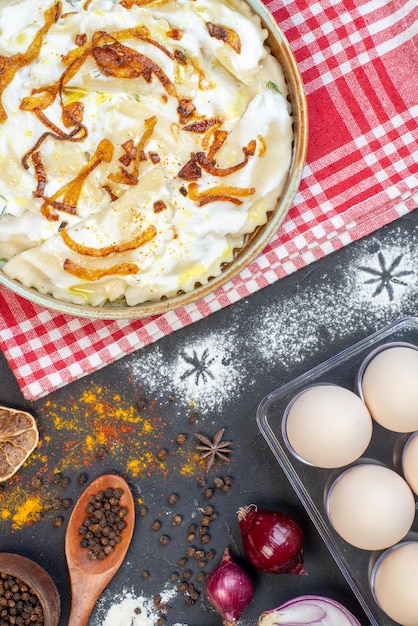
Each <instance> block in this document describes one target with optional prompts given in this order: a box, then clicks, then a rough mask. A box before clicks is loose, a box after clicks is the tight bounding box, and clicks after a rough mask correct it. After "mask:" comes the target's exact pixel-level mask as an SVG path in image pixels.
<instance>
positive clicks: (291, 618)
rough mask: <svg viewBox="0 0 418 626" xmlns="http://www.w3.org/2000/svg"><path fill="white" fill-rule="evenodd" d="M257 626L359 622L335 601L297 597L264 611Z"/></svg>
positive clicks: (357, 624)
mask: <svg viewBox="0 0 418 626" xmlns="http://www.w3.org/2000/svg"><path fill="white" fill-rule="evenodd" d="M258 626H360V622H358V621H357V619H356V618H355V617H354V615H353V614H352V613H350V611H349V610H348V609H346V608H345V606H343V605H342V604H340V603H339V602H337V601H336V600H331V599H330V598H323V597H322V596H299V597H298V598H293V600H289V602H285V604H282V605H281V606H279V607H278V608H277V609H272V610H271V611H265V612H264V613H263V614H262V615H261V617H260V619H259V620H258Z"/></svg>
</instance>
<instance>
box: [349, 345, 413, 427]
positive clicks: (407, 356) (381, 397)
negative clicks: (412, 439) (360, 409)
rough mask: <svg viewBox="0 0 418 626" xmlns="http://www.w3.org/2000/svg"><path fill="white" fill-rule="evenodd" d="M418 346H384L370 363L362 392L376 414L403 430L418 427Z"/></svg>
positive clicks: (387, 423)
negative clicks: (417, 347)
mask: <svg viewBox="0 0 418 626" xmlns="http://www.w3.org/2000/svg"><path fill="white" fill-rule="evenodd" d="M417 381H418V349H416V348H415V347H414V346H412V347H409V346H408V345H403V346H399V345H398V346H393V347H388V348H385V349H383V350H382V351H380V352H378V353H377V354H376V356H374V357H373V358H372V359H371V361H370V363H369V364H368V365H367V366H366V368H365V371H364V375H363V377H362V381H360V384H361V394H362V397H363V398H364V401H365V403H366V404H367V406H368V408H369V411H370V413H371V415H372V417H373V418H374V419H375V420H376V422H378V423H379V424H381V425H382V426H384V427H385V428H387V429H388V430H393V431H396V432H399V433H406V432H412V431H414V430H418V384H417Z"/></svg>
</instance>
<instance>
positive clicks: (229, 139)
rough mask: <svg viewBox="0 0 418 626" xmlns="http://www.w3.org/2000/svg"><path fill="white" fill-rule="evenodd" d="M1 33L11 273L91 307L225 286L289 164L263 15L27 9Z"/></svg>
mask: <svg viewBox="0 0 418 626" xmlns="http://www.w3.org/2000/svg"><path fill="white" fill-rule="evenodd" d="M0 24H1V32H0V60H1V61H2V63H3V65H4V64H6V65H7V66H8V67H12V68H13V76H12V77H11V78H10V76H9V78H7V77H6V78H5V75H6V74H5V72H3V75H2V73H1V72H0V96H1V104H2V109H3V119H0V163H1V168H0V259H1V260H2V262H3V267H2V271H4V273H5V274H7V275H8V276H10V277H11V278H13V279H16V280H18V281H20V282H21V283H22V284H23V285H25V286H27V287H35V288H36V289H38V290H39V291H41V292H42V293H50V294H52V295H53V296H54V297H56V298H58V299H59V300H64V301H68V302H74V303H82V304H85V303H88V304H90V305H92V306H98V305H103V304H105V303H106V302H107V301H112V300H115V299H117V298H125V300H126V302H127V304H128V305H135V304H138V303H141V302H144V301H148V300H158V299H160V298H161V297H163V296H167V297H170V296H172V295H174V294H176V293H177V292H178V291H179V290H184V291H190V290H192V289H193V288H194V287H195V285H196V283H198V282H199V283H202V284H204V283H205V282H206V281H207V280H208V279H209V278H210V277H211V276H216V275H218V274H219V273H220V272H221V266H222V264H223V263H225V262H229V261H231V260H232V259H233V256H234V250H236V249H237V248H240V247H241V246H242V245H243V244H244V241H245V236H246V235H248V234H249V233H251V232H253V230H254V229H255V228H256V227H257V226H259V225H261V224H263V223H264V222H265V221H266V219H267V215H268V213H269V212H270V211H272V210H273V209H274V207H275V204H276V202H277V199H278V197H279V196H280V192H281V190H282V188H283V185H284V181H285V178H286V175H287V172H288V170H289V167H290V162H291V153H292V139H293V132H292V116H291V111H290V105H289V102H288V100H287V87H286V83H285V80H284V75H283V71H282V68H281V67H280V65H279V63H278V62H277V60H276V59H275V58H274V57H273V56H272V55H271V54H270V52H269V50H268V48H267V47H266V46H265V39H266V35H267V33H266V31H265V30H264V29H263V28H262V26H261V23H260V19H259V17H258V16H256V15H255V14H254V13H253V12H252V11H251V9H250V7H249V6H248V5H247V4H246V3H245V2H244V1H243V0H225V1H221V0H193V1H192V0H175V1H174V0H166V1H165V2H158V1H155V0H154V1H152V0H150V2H148V3H144V2H143V1H141V2H140V3H139V2H138V3H136V2H135V0H122V1H120V2H113V1H110V0H91V2H89V1H84V2H82V1H78V0H73V1H72V2H67V1H64V2H62V3H60V2H56V3H55V5H54V3H53V2H51V1H46V0H21V1H20V2H13V3H7V4H5V3H3V4H0ZM36 46H37V50H36V54H35V53H34V47H36Z"/></svg>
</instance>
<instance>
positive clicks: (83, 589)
mask: <svg viewBox="0 0 418 626" xmlns="http://www.w3.org/2000/svg"><path fill="white" fill-rule="evenodd" d="M106 489H122V490H123V495H122V497H121V498H120V501H119V502H120V506H123V507H126V508H127V509H128V513H127V515H126V516H125V517H124V521H125V523H126V528H125V529H124V530H123V531H122V533H121V540H122V541H121V543H120V544H118V545H116V546H115V549H114V551H113V552H112V554H110V555H109V556H107V557H106V558H105V559H103V560H102V561H100V560H98V559H96V560H93V561H92V560H90V559H89V558H88V549H87V548H83V547H81V545H80V541H81V539H82V537H81V536H80V534H79V532H78V529H79V528H80V526H82V524H83V520H84V519H85V518H86V517H87V516H88V515H87V513H86V510H85V509H86V506H87V504H88V500H89V498H90V496H94V495H96V494H97V493H98V492H99V491H105V490H106ZM134 526H135V505H134V500H133V497H132V492H131V490H130V488H129V486H128V484H127V483H126V482H125V480H124V479H123V478H121V477H120V476H117V475H114V474H103V475H102V476H99V477H98V478H96V480H94V481H93V482H92V483H91V484H90V485H89V486H88V487H87V489H86V490H85V491H84V492H83V493H82V495H81V496H80V498H79V500H78V502H77V503H76V505H75V507H74V509H73V512H72V514H71V517H70V520H69V522H68V527H67V533H66V536H65V555H66V558H67V565H68V571H69V574H70V583H71V597H72V600H71V611H70V617H69V621H68V626H86V624H87V622H88V620H89V617H90V614H91V612H92V610H93V608H94V605H95V603H96V601H97V599H98V597H99V596H100V594H101V593H102V591H103V590H104V589H105V587H106V586H107V585H108V583H109V582H110V580H111V579H112V578H113V576H114V575H115V574H116V572H117V570H118V569H119V567H120V566H121V565H122V562H123V560H124V558H125V556H126V553H127V550H128V548H129V544H130V542H131V539H132V534H133V531H134Z"/></svg>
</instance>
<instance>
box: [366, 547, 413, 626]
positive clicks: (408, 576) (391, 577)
mask: <svg viewBox="0 0 418 626" xmlns="http://www.w3.org/2000/svg"><path fill="white" fill-rule="evenodd" d="M372 587H373V595H374V597H375V599H376V602H377V603H378V604H379V606H380V608H381V609H382V610H383V611H384V612H385V613H386V614H387V615H389V617H390V618H392V619H393V620H395V622H398V623H399V624H402V626H418V542H416V541H415V542H405V543H403V544H400V545H399V546H396V547H395V548H394V549H392V550H389V551H388V552H387V553H385V554H384V555H382V558H381V560H379V561H378V562H377V563H376V568H375V571H374V575H373V577H372Z"/></svg>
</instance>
